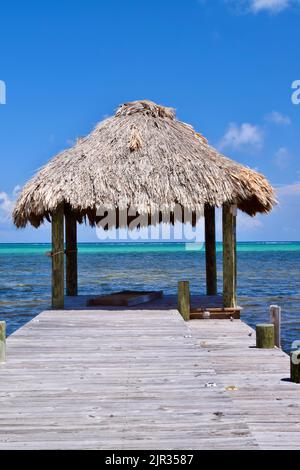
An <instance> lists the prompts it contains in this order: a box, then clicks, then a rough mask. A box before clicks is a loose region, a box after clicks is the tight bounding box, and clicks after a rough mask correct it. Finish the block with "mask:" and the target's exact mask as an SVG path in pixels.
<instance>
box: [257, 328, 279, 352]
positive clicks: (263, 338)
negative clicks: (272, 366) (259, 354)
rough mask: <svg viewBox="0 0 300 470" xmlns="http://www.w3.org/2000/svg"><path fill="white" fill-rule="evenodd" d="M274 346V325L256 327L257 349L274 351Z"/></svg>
mask: <svg viewBox="0 0 300 470" xmlns="http://www.w3.org/2000/svg"><path fill="white" fill-rule="evenodd" d="M274 346H275V334H274V325H272V324H269V323H261V324H259V325H256V347H257V348H261V349H272V348H274Z"/></svg>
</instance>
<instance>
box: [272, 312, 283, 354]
mask: <svg viewBox="0 0 300 470" xmlns="http://www.w3.org/2000/svg"><path fill="white" fill-rule="evenodd" d="M270 322H271V323H273V325H274V331H275V346H277V348H281V307H279V306H278V305H270Z"/></svg>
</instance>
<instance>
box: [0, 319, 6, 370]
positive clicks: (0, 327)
mask: <svg viewBox="0 0 300 470" xmlns="http://www.w3.org/2000/svg"><path fill="white" fill-rule="evenodd" d="M5 357H6V323H5V321H0V362H5Z"/></svg>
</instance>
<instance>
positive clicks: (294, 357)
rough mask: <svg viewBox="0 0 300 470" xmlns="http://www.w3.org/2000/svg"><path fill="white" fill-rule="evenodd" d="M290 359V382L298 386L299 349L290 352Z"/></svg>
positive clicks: (299, 369) (299, 373)
mask: <svg viewBox="0 0 300 470" xmlns="http://www.w3.org/2000/svg"><path fill="white" fill-rule="evenodd" d="M290 358H291V382H294V383H296V384H300V349H298V350H297V351H292V352H291V354H290Z"/></svg>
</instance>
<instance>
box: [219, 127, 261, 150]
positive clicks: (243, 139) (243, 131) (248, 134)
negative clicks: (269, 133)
mask: <svg viewBox="0 0 300 470" xmlns="http://www.w3.org/2000/svg"><path fill="white" fill-rule="evenodd" d="M263 140H264V136H263V132H262V131H261V129H260V128H259V127H258V126H254V125H253V124H249V123H247V122H246V123H243V124H241V125H238V124H236V123H234V122H233V123H231V124H230V125H229V128H228V130H227V131H226V133H225V135H224V136H223V138H222V140H221V142H220V144H219V148H220V149H225V148H233V149H241V148H243V147H246V148H247V147H255V148H260V147H262V145H263Z"/></svg>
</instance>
